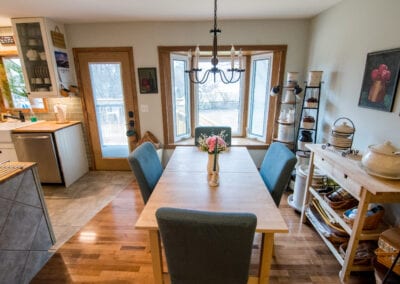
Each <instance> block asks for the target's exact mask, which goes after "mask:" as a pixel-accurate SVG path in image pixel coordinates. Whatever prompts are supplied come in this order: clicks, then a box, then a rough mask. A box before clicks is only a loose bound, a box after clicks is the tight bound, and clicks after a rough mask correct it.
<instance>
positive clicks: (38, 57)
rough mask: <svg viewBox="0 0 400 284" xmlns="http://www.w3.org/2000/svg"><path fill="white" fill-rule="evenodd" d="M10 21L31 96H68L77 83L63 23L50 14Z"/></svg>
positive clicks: (27, 88) (27, 89)
mask: <svg viewBox="0 0 400 284" xmlns="http://www.w3.org/2000/svg"><path fill="white" fill-rule="evenodd" d="M11 22H12V26H13V31H14V36H15V41H16V43H17V48H18V53H19V56H20V58H21V64H22V70H23V73H24V79H25V85H26V91H27V93H28V95H29V97H32V98H35V97H36V98H43V97H59V96H68V94H69V88H70V86H71V85H73V86H74V85H75V84H76V83H75V74H74V70H73V66H72V65H71V63H72V62H70V59H71V57H70V56H69V52H68V49H67V48H68V47H67V39H66V35H65V31H64V26H63V25H62V24H58V23H55V22H53V21H52V20H50V19H48V18H15V19H12V20H11Z"/></svg>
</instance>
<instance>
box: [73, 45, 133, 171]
mask: <svg viewBox="0 0 400 284" xmlns="http://www.w3.org/2000/svg"><path fill="white" fill-rule="evenodd" d="M73 51H74V58H75V65H76V66H77V76H78V80H79V83H80V86H81V89H82V96H83V102H84V110H86V113H85V119H86V125H87V126H88V127H87V129H88V131H89V136H90V144H91V148H92V153H93V159H92V167H93V168H94V169H95V170H129V164H128V162H127V156H128V154H129V153H130V151H132V150H133V149H134V148H135V146H136V143H137V141H138V138H139V137H140V125H139V116H138V107H137V95H136V87H135V78H134V65H133V52H132V48H129V47H126V48H125V47H120V48H75V49H73Z"/></svg>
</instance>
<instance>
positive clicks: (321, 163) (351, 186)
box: [314, 155, 361, 199]
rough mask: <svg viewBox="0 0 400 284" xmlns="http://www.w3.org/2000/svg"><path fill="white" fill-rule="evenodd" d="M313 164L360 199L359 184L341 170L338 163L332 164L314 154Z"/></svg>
mask: <svg viewBox="0 0 400 284" xmlns="http://www.w3.org/2000/svg"><path fill="white" fill-rule="evenodd" d="M314 165H315V166H317V167H318V168H319V169H321V170H322V171H323V172H324V173H325V174H327V175H328V176H329V177H330V178H332V179H333V180H334V181H335V182H337V183H338V184H339V185H340V186H341V187H343V188H344V189H346V190H347V191H348V192H349V193H350V194H351V195H353V196H354V197H355V198H357V199H360V195H361V185H360V184H359V183H357V182H355V181H354V180H353V179H352V178H351V176H349V175H348V174H346V173H345V172H343V169H341V168H340V165H339V164H335V166H333V164H331V163H329V162H327V161H326V160H325V159H324V158H322V157H321V156H318V155H315V156H314Z"/></svg>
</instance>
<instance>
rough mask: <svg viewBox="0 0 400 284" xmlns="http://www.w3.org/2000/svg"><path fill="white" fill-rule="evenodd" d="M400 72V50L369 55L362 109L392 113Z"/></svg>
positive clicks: (366, 65)
mask: <svg viewBox="0 0 400 284" xmlns="http://www.w3.org/2000/svg"><path fill="white" fill-rule="evenodd" d="M399 70H400V48H396V49H390V50H383V51H376V52H371V53H368V55H367V62H366V64H365V71H364V79H363V82H362V86H361V94H360V99H359V101H358V105H359V106H360V107H366V108H372V109H376V110H381V111H388V112H391V111H392V108H393V102H394V98H395V96H396V91H397V82H398V79H399Z"/></svg>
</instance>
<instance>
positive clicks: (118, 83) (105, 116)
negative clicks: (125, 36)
mask: <svg viewBox="0 0 400 284" xmlns="http://www.w3.org/2000/svg"><path fill="white" fill-rule="evenodd" d="M89 71H90V79H91V82H92V88H93V101H94V105H95V109H96V118H97V125H98V131H99V136H100V137H99V138H100V144H101V151H102V156H103V157H105V158H111V157H115V158H121V157H127V156H128V154H129V147H128V139H127V137H126V122H125V104H124V95H123V90H122V78H121V64H120V63H89Z"/></svg>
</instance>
